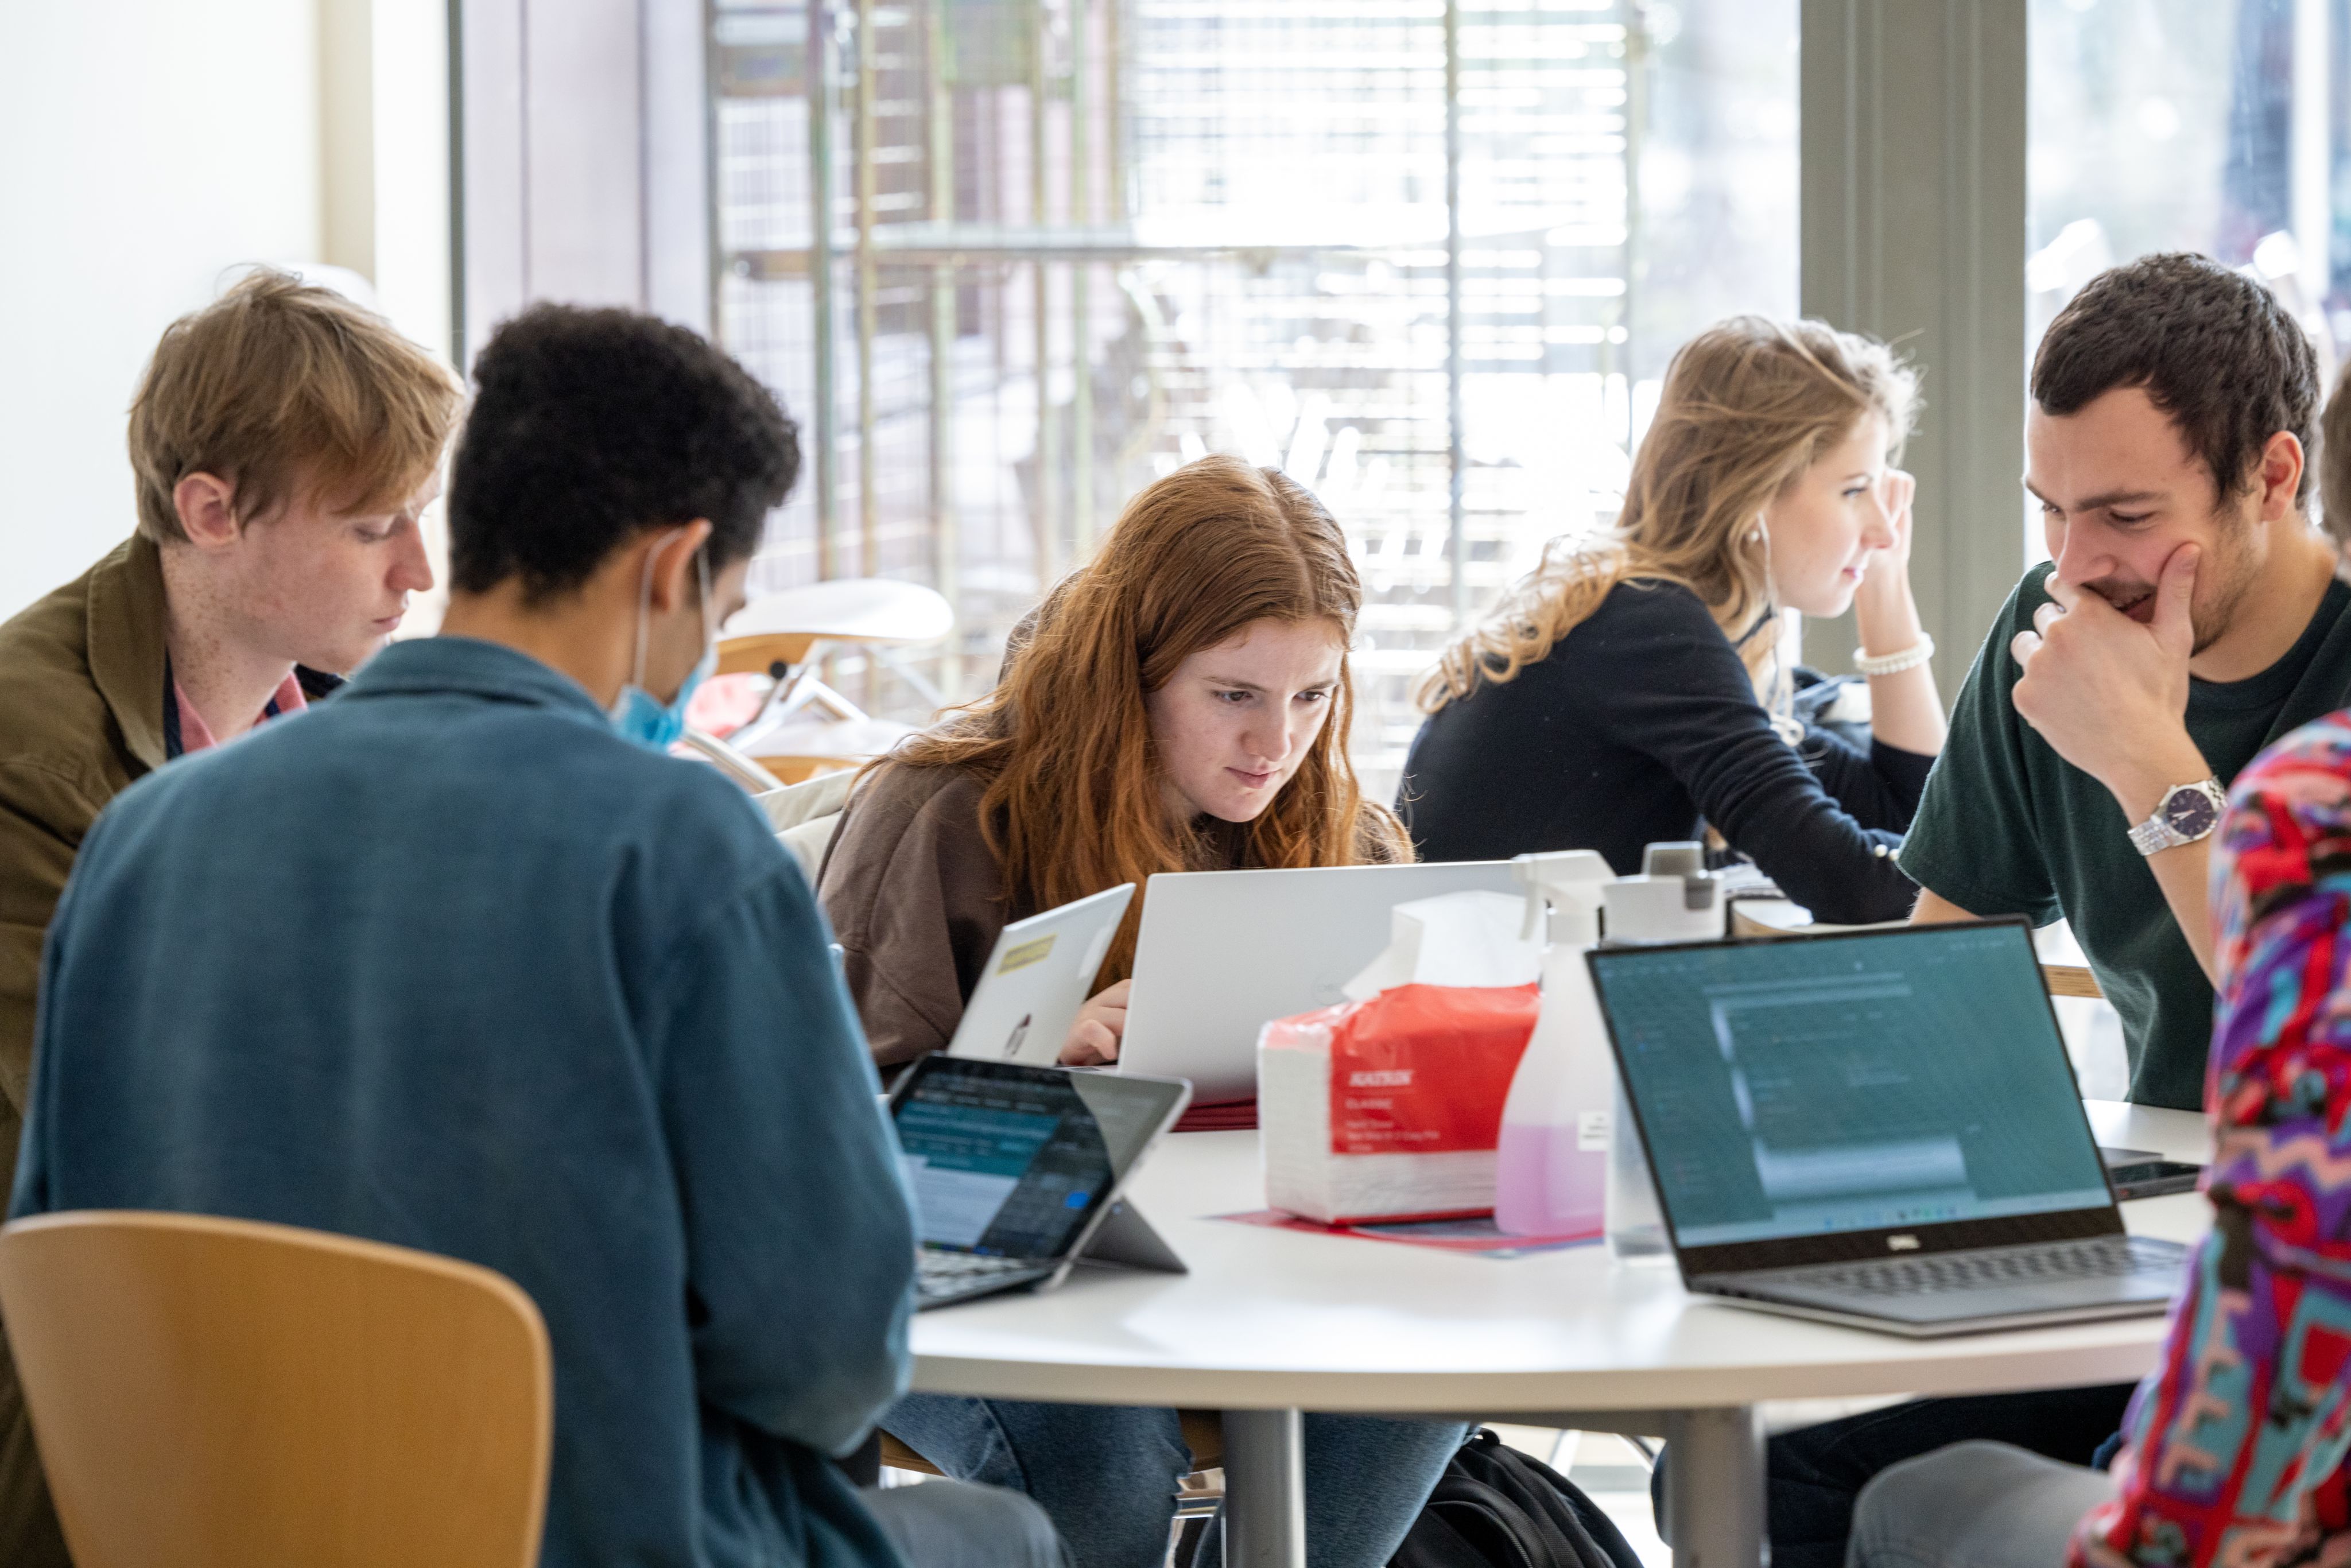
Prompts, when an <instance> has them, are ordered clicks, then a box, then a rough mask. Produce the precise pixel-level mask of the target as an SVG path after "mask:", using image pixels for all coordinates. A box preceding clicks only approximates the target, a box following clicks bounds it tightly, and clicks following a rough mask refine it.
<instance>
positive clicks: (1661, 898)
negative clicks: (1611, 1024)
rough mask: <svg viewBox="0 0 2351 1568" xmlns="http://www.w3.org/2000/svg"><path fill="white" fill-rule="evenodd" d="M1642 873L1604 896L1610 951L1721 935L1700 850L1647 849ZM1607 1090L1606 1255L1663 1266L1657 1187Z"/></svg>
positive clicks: (1693, 846) (1633, 1131)
mask: <svg viewBox="0 0 2351 1568" xmlns="http://www.w3.org/2000/svg"><path fill="white" fill-rule="evenodd" d="M1604 903H1605V905H1606V909H1607V917H1608V943H1609V946H1617V945H1619V944H1632V943H1645V942H1702V941H1707V940H1709V939H1711V938H1714V937H1718V936H1721V935H1722V934H1723V930H1724V919H1725V916H1724V911H1723V903H1722V899H1721V896H1720V890H1719V886H1718V885H1717V883H1715V880H1714V878H1713V877H1711V876H1709V875H1708V874H1707V872H1706V859H1705V849H1704V846H1703V845H1700V844H1697V843H1657V844H1651V845H1649V846H1648V848H1647V849H1646V850H1645V851H1644V852H1642V856H1641V874H1640V875H1639V876H1628V877H1625V878H1624V879H1623V880H1621V881H1619V882H1616V883H1612V884H1610V885H1609V886H1608V887H1607V888H1606V889H1605V890H1604ZM1612 1065H1613V1061H1612ZM1612 1087H1613V1088H1614V1133H1615V1136H1614V1140H1613V1141H1612V1142H1611V1144H1610V1145H1609V1154H1608V1197H1607V1204H1606V1209H1607V1230H1608V1249H1609V1250H1610V1251H1611V1252H1613V1253H1614V1254H1615V1255H1616V1256H1617V1257H1618V1258H1620V1259H1623V1260H1627V1261H1635V1260H1637V1261H1649V1260H1666V1259H1668V1258H1670V1257H1671V1255H1672V1254H1671V1251H1670V1249H1668V1248H1667V1244H1666V1222H1665V1216H1664V1214H1663V1213H1662V1212H1661V1211H1660V1210H1659V1208H1658V1207H1657V1188H1656V1182H1655V1180H1654V1179H1653V1178H1652V1177H1651V1176H1650V1174H1649V1162H1648V1160H1647V1158H1646V1156H1645V1155H1644V1154H1643V1151H1642V1148H1641V1133H1640V1129H1639V1128H1638V1127H1637V1126H1635V1124H1634V1122H1633V1108H1632V1106H1631V1105H1629V1104H1628V1103H1626V1102H1625V1086H1624V1084H1623V1083H1622V1082H1613V1084H1612Z"/></svg>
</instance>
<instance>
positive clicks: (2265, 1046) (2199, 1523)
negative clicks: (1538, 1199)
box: [1847, 710, 2351, 1568]
mask: <svg viewBox="0 0 2351 1568" xmlns="http://www.w3.org/2000/svg"><path fill="white" fill-rule="evenodd" d="M2217 842H2218V846H2219V847H2218V848H2217V849H2216V850H2215V851H2214V852H2213V864H2212V884H2211V893H2212V906H2213V911H2214V925H2215V928H2216V954H2215V956H2216V968H2217V970H2218V973H2219V978H2220V989H2219V1004H2218V1008H2217V1023H2216V1027H2215V1030H2214V1033H2213V1039H2212V1051H2211V1057H2210V1065H2209V1067H2208V1069H2207V1079H2206V1087H2205V1104H2206V1106H2207V1114H2208V1115H2210V1117H2211V1119H2212V1123H2213V1136H2214V1145H2215V1147H2214V1153H2213V1157H2212V1163H2211V1165H2210V1167H2209V1168H2208V1170H2207V1172H2206V1174H2205V1178H2204V1190H2205V1195H2206V1197H2209V1198H2210V1201H2211V1204H2212V1209H2213V1225H2212V1230H2211V1233H2210V1235H2209V1236H2207V1237H2206V1238H2205V1239H2204V1240H2203V1242H2202V1243H2201V1244H2200V1245H2199V1247H2198V1248H2197V1249H2196V1250H2195V1251H2194V1252H2193V1253H2192V1254H2191V1256H2190V1259H2189V1265H2188V1269H2187V1272H2186V1275H2185V1277H2184V1279H2183V1281H2182V1284H2181V1290H2180V1295H2179V1300H2178V1301H2177V1302H2176V1303H2175V1305H2174V1310H2173V1312H2172V1318H2171V1325H2170V1331H2169V1334H2168V1339H2167V1341H2166V1343H2165V1349H2164V1355H2163V1360H2162V1362H2161V1363H2160V1364H2158V1367H2157V1368H2156V1370H2155V1371H2154V1372H2153V1373H2151V1374H2150V1375H2148V1376H2147V1380H2146V1381H2145V1382H2144V1383H2142V1384H2141V1385H2139V1388H2138V1392H2137V1396H2135V1397H2134V1398H2133V1399H2132V1401H2131V1406H2130V1413H2129V1415H2128V1416H2127V1417H2126V1419H2125V1422H2124V1426H2123V1432H2122V1438H2123V1442H2122V1446H2121V1448H2120V1451H2119V1452H2118V1453H2117V1454H2116V1457H2115V1458H2114V1461H2113V1464H2112V1467H2111V1469H2109V1470H2107V1471H2105V1472H2101V1471H2098V1470H2095V1469H2086V1468H2084V1467H2081V1466H2076V1465H2064V1464H2059V1463H2057V1462H2055V1461H2054V1460H2051V1459H2046V1458H2041V1457H2040V1456H2038V1455H2035V1454H2031V1453H2027V1452H2025V1451H2024V1450H2023V1449H2021V1448H2010V1447H2008V1446H2007V1445H2005V1444H1999V1443H1983V1442H1972V1443H1959V1444H1955V1445H1953V1446H1952V1447H1950V1448H1943V1449H1941V1450H1939V1451H1938V1452H1936V1453H1933V1454H1929V1455H1927V1456H1925V1457H1924V1458H1917V1459H1913V1460H1910V1461H1908V1462H1907V1463H1905V1464H1901V1465H1897V1466H1896V1467H1894V1468H1893V1469H1889V1470H1887V1471H1886V1472H1885V1473H1884V1474H1883V1475H1881V1476H1880V1477H1878V1479H1876V1480H1875V1481H1874V1482H1872V1483H1871V1484H1870V1486H1869V1488H1868V1490H1865V1491H1864V1492H1863V1493H1862V1496H1861V1500H1860V1503H1859V1506H1858V1509H1857V1511H1856V1514H1855V1523H1854V1532H1853V1541H1852V1547H1851V1554H1850V1556H1849V1557H1848V1559H1847V1562H1848V1564H1849V1565H1850V1568H1880V1565H1893V1568H1914V1565H1915V1568H1927V1565H1933V1568H1946V1565H1948V1568H2006V1565H2008V1564H2011V1563H2014V1564H2019V1565H2022V1564H2026V1563H2031V1564H2034V1565H2036V1568H2049V1565H2053V1564H2055V1563H2058V1562H2059V1561H2060V1559H2061V1557H2062V1558H2064V1559H2065V1560H2066V1561H2068V1562H2070V1563H2073V1564H2074V1565H2075V1568H2119V1565H2122V1564H2145V1565H2149V1568H2152V1565H2156V1564H2160V1565H2162V1568H2200V1565H2201V1564H2205V1563H2219V1564H2228V1565H2231V1568H2236V1565H2246V1568H2267V1565H2269V1564H2286V1563H2316V1564H2328V1565H2331V1564H2339V1563H2351V1486H2346V1473H2345V1469H2344V1460H2345V1457H2346V1449H2351V929H2346V927H2351V710H2346V711H2345V712H2342V713H2336V714H2333V715H2331V716H2327V717H2325V718H2323V719H2319V720H2317V721H2316V722H2314V723H2312V724H2309V725H2305V726H2304V727H2302V728H2301V729H2299V730H2296V731H2294V733H2293V734H2291V735H2289V736H2288V737H2285V738H2284V739H2283V740H2282V741H2280V742H2279V743H2278V744H2277V745H2276V746H2274V747H2272V748H2271V749H2270V750H2268V751H2267V752H2264V753H2263V754H2262V756H2261V757H2260V758H2258V759H2257V760H2255V761H2254V763H2253V764H2252V766H2251V767H2249V768H2246V769H2245V771H2244V772H2243V773H2242V774H2241V775H2240V776H2239V778H2238V779H2237V782H2236V786H2235V788H2234V789H2232V790H2231V792H2230V800H2229V810H2228V814H2227V817H2226V818H2225V820H2224V821H2223V822H2222V823H2221V827H2220V833H2219V835H2218V837H2217ZM2069 1542H2070V1546H2069Z"/></svg>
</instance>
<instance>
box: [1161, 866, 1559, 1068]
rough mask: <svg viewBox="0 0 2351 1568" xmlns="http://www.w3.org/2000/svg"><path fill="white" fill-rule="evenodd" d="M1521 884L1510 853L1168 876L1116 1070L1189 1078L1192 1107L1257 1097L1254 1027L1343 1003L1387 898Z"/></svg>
mask: <svg viewBox="0 0 2351 1568" xmlns="http://www.w3.org/2000/svg"><path fill="white" fill-rule="evenodd" d="M1524 891H1525V890H1524V889H1523V888H1522V887H1521V886H1520V883H1519V882H1518V880H1517V878H1516V877H1515V876H1514V875H1513V874H1512V872H1511V868H1510V862H1509V861H1457V862H1449V863H1440V864H1432V865H1356V866H1317V867H1311V868H1307V869H1303V870H1298V871H1196V872H1166V873H1161V874H1160V875H1157V876H1155V877H1153V878H1152V879H1151V881H1150V882H1149V883H1148V884H1147V885H1146V886H1145V889H1144V898H1143V929H1142V933H1141V935H1140V936H1138V937H1137V939H1136V947H1135V954H1134V995H1133V996H1132V997H1131V998H1129V999H1128V1002H1127V1010H1126V1035H1125V1038H1124V1039H1123V1041H1122V1042H1121V1044H1120V1046H1119V1053H1118V1065H1119V1070H1120V1071H1124V1072H1148V1073H1155V1074H1157V1075H1158V1076H1160V1077H1163V1078H1188V1079H1190V1080H1191V1081H1192V1099H1193V1103H1195V1104H1199V1105H1213V1104H1216V1103H1220V1102H1230V1101H1234V1100H1247V1099H1250V1098H1252V1097H1253V1096H1255V1094H1256V1093H1257V1037H1258V1031H1259V1030H1260V1029H1262V1028H1264V1027H1265V1025H1266V1024H1267V1023H1268V1022H1269V1021H1270V1020H1271V1019H1279V1018H1288V1017H1290V1015H1291V1014H1293V1013H1302V1012H1309V1011H1311V1010H1312V1009H1316V1008H1322V1007H1329V1006H1331V1005H1332V1003H1334V1002H1343V1001H1344V1000H1346V999H1347V998H1346V997H1345V996H1344V994H1343V993H1342V991H1341V990H1340V988H1341V987H1343V986H1344V985H1345V984H1346V983H1347V982H1348V981H1349V980H1352V979H1353V978H1354V977H1355V976H1356V975H1357V974H1358V973H1359V972H1360V971H1361V970H1362V969H1363V968H1364V966H1365V965H1367V964H1369V963H1370V962H1371V961H1372V960H1373V959H1374V958H1376V957H1378V956H1380V953H1381V952H1382V950H1383V949H1384V948H1385V947H1386V946H1387V945H1388V937H1389V936H1390V934H1391V925H1392V923H1391V921H1390V920H1389V918H1388V912H1389V911H1390V910H1391V909H1393V908H1395V906H1396V905H1397V904H1403V903H1405V902H1406V901H1407V900H1410V899H1415V898H1435V897H1437V895H1439V894H1447V893H1474V892H1486V893H1507V894H1520V893H1522V892H1524Z"/></svg>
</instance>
